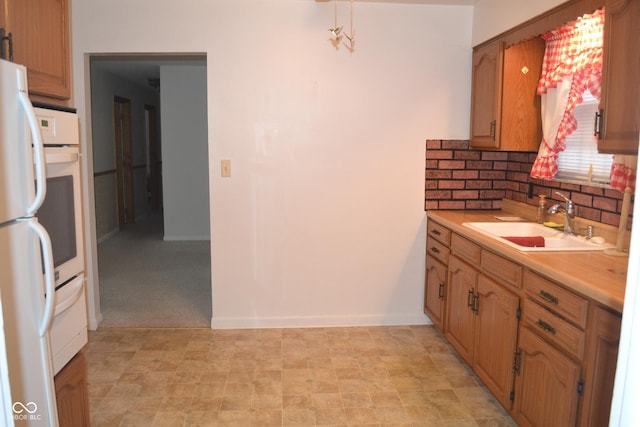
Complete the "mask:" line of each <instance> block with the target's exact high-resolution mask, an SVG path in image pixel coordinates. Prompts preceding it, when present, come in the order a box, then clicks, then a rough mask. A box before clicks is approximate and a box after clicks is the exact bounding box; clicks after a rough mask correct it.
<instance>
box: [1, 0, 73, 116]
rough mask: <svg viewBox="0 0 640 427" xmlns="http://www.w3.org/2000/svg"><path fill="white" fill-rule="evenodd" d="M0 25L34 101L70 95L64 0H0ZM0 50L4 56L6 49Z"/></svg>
mask: <svg viewBox="0 0 640 427" xmlns="http://www.w3.org/2000/svg"><path fill="white" fill-rule="evenodd" d="M0 28H2V29H4V31H5V33H6V34H8V33H11V35H12V45H13V46H12V47H13V49H12V50H13V61H14V62H16V63H18V64H22V65H25V66H26V67H27V79H28V83H29V94H30V95H31V97H32V98H33V99H35V100H42V101H45V102H51V103H57V104H64V103H65V101H66V100H68V99H69V98H70V97H71V83H70V73H69V3H68V0H29V1H25V0H0ZM3 51H4V52H5V53H6V56H7V58H5V59H8V54H9V48H8V44H7V43H5V45H4V49H3Z"/></svg>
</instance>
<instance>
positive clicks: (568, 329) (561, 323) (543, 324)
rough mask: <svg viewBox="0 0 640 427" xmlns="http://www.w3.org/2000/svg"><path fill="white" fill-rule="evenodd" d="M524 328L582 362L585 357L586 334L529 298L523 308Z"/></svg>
mask: <svg viewBox="0 0 640 427" xmlns="http://www.w3.org/2000/svg"><path fill="white" fill-rule="evenodd" d="M522 317H523V319H524V326H526V327H527V328H529V329H531V330H532V331H534V332H536V333H537V334H538V335H540V336H542V337H544V338H545V339H546V340H547V341H549V342H551V343H552V344H554V345H555V346H556V347H559V348H561V349H563V350H565V351H566V352H568V353H569V354H570V355H571V356H573V357H575V358H577V359H578V360H582V357H583V356H584V343H585V333H584V331H581V330H580V329H578V328H576V327H575V326H573V325H571V324H570V323H568V322H566V321H565V320H563V319H561V318H560V317H558V316H556V315H555V314H553V313H551V312H550V311H548V310H545V309H544V308H543V307H541V306H540V305H538V304H536V303H535V302H533V301H532V300H530V299H529V298H525V300H524V305H523V307H522Z"/></svg>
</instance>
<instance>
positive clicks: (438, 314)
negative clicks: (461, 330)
mask: <svg viewBox="0 0 640 427" xmlns="http://www.w3.org/2000/svg"><path fill="white" fill-rule="evenodd" d="M427 233H428V234H427V259H426V274H425V284H424V313H425V314H426V315H427V316H429V319H431V321H432V322H433V324H434V325H435V327H436V328H438V329H439V330H440V331H441V332H444V328H445V326H444V320H445V318H444V312H445V301H446V295H447V293H448V292H447V265H448V263H449V245H450V242H451V231H449V229H447V228H446V227H443V226H442V225H440V224H438V223H437V222H434V221H429V224H428V232H427Z"/></svg>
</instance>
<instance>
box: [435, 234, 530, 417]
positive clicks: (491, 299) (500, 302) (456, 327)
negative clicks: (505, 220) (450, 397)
mask: <svg viewBox="0 0 640 427" xmlns="http://www.w3.org/2000/svg"><path fill="white" fill-rule="evenodd" d="M451 251H452V256H451V257H450V259H449V273H448V296H447V307H446V323H445V324H446V327H445V336H446V338H447V339H448V340H449V342H450V343H451V345H452V346H453V347H454V348H455V349H456V350H457V351H458V353H459V354H460V356H461V357H462V358H463V359H464V360H465V361H466V362H467V363H468V364H469V365H470V366H471V367H472V368H473V370H474V372H475V373H476V375H478V378H480V379H481V380H482V382H483V383H484V384H485V385H486V386H487V388H488V389H489V390H490V391H491V392H492V393H493V394H494V396H495V397H496V399H497V400H498V401H499V402H500V403H501V404H502V405H503V406H504V407H505V408H507V409H508V408H509V407H510V406H511V400H510V398H511V393H512V391H513V375H514V374H513V370H512V362H513V357H514V352H515V348H516V340H517V331H518V312H519V306H520V299H519V296H518V295H517V294H514V293H513V292H511V291H509V290H508V289H507V288H506V287H505V286H503V285H502V283H499V282H498V281H496V280H494V279H493V278H491V277H489V275H488V272H486V271H485V270H484V269H483V268H482V267H481V266H482V264H483V262H482V260H483V258H484V257H483V254H484V253H485V252H486V253H489V254H491V255H492V256H494V257H497V255H495V254H492V253H491V252H489V251H486V250H484V249H481V248H480V247H479V246H478V245H476V244H474V243H473V242H470V241H468V240H466V239H464V238H463V237H460V236H459V235H457V234H453V235H452V242H451ZM500 258H501V257H500ZM463 259H466V260H468V261H470V262H465V261H463ZM502 259H503V258H502ZM474 260H475V262H474ZM503 260H504V259H503ZM504 261H505V262H507V263H509V261H507V260H504ZM518 283H519V275H518ZM511 285H512V286H517V284H514V283H511Z"/></svg>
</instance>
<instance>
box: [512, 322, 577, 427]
mask: <svg viewBox="0 0 640 427" xmlns="http://www.w3.org/2000/svg"><path fill="white" fill-rule="evenodd" d="M519 348H520V361H521V362H520V365H519V372H518V374H517V375H516V387H515V399H514V402H513V405H514V407H513V417H514V419H515V421H516V422H517V423H518V425H521V426H532V427H533V426H537V427H566V426H574V425H575V424H576V417H577V410H578V383H579V381H580V366H578V364H577V363H576V362H574V361H573V360H571V359H569V358H568V357H567V356H565V355H564V354H563V353H561V352H560V351H558V350H556V349H555V348H553V347H552V346H551V345H550V344H548V343H547V342H546V341H544V340H543V339H542V338H540V337H539V336H537V335H536V334H535V333H533V332H531V331H530V330H529V329H528V328H524V327H523V328H521V329H520V344H519Z"/></svg>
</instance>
